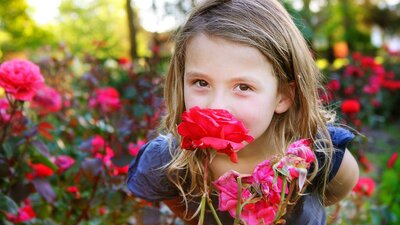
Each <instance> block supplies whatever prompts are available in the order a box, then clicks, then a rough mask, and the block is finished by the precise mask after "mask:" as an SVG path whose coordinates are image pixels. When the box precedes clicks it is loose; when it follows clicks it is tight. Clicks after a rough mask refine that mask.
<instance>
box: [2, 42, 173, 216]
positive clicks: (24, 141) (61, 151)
mask: <svg viewBox="0 0 400 225" xmlns="http://www.w3.org/2000/svg"><path fill="white" fill-rule="evenodd" d="M63 50H65V49H63ZM56 54H57V57H52V56H49V57H46V55H41V58H40V60H38V64H39V65H40V68H41V69H42V70H39V67H37V66H36V65H34V64H33V63H31V62H29V61H27V60H24V61H23V63H20V60H12V61H14V62H17V63H16V64H18V65H19V66H21V65H23V66H21V67H17V66H15V65H14V66H10V65H9V64H8V63H9V62H4V63H2V64H1V65H0V67H1V68H2V70H1V71H2V73H1V77H0V176H1V177H0V190H1V194H0V202H1V204H0V223H1V224H14V223H24V224H86V223H99V224H112V223H113V224H127V223H128V221H132V220H135V217H138V221H139V220H140V218H141V216H140V214H141V213H142V212H146V211H147V210H149V207H150V206H151V204H149V203H147V202H143V201H142V200H140V199H136V198H135V196H132V195H131V194H130V193H129V192H128V190H127V189H126V187H125V176H126V173H127V169H128V164H129V162H130V161H131V160H132V159H133V157H134V156H135V155H136V154H137V151H138V148H140V146H141V145H143V141H145V140H147V139H149V138H150V137H152V135H153V134H152V130H153V129H155V127H156V125H157V124H158V121H159V117H160V115H161V114H162V110H163V107H161V105H162V99H161V97H159V96H160V95H161V92H160V88H159V85H158V83H159V82H160V81H161V80H160V78H159V76H158V75H156V76H155V75H154V74H155V73H154V72H153V71H151V72H150V71H148V70H146V69H142V68H141V67H140V68H135V69H133V64H132V63H131V64H130V65H132V66H130V67H128V66H127V64H125V65H124V66H122V65H118V63H115V65H116V66H113V67H110V66H109V65H111V63H110V60H108V61H104V62H103V61H99V60H97V59H95V58H92V57H88V58H86V59H85V60H86V61H80V60H79V59H77V58H71V57H70V55H69V54H68V52H61V53H60V52H57V53H56ZM63 54H64V56H65V57H63ZM72 61H74V63H72ZM77 63H78V64H79V63H81V65H80V66H79V67H75V66H76V65H77ZM61 67H62V68H61ZM18 68H20V69H18ZM81 68H85V69H84V70H81ZM146 68H148V67H146ZM4 71H8V72H7V73H5V72H4ZM10 71H11V72H12V73H10ZM149 74H151V75H149ZM44 78H46V84H45V83H44ZM71 78H72V79H71ZM54 87H57V90H56V89H55V88H54ZM88 93H93V95H89V94H88ZM90 102H92V104H90ZM90 105H91V106H93V107H88V106H90ZM151 207H153V206H151ZM154 207H158V206H156V205H155V206H154ZM153 211H154V210H153ZM169 215H170V214H167V215H165V216H161V214H159V215H158V219H162V220H166V219H168V218H169ZM94 221H96V222H94Z"/></svg>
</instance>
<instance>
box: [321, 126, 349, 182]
mask: <svg viewBox="0 0 400 225" xmlns="http://www.w3.org/2000/svg"><path fill="white" fill-rule="evenodd" d="M328 132H329V134H330V136H331V139H332V144H333V148H334V152H333V154H332V163H331V168H330V169H329V177H328V181H331V180H332V179H333V178H334V177H335V176H336V173H337V172H338V170H339V167H340V165H341V164H342V160H343V156H344V153H345V151H346V147H347V145H348V143H349V142H350V141H352V140H353V139H354V134H353V133H351V132H350V131H349V130H347V129H345V128H342V127H334V126H328ZM315 155H316V157H317V160H318V164H319V165H323V164H324V162H325V155H324V154H323V153H322V152H316V153H315ZM320 173H321V172H319V174H318V175H317V176H321V174H320Z"/></svg>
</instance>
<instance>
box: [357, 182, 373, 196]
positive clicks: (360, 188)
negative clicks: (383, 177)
mask: <svg viewBox="0 0 400 225" xmlns="http://www.w3.org/2000/svg"><path fill="white" fill-rule="evenodd" d="M374 190H375V181H374V180H372V179H371V178H369V177H360V178H359V179H358V182H357V184H356V186H355V187H354V188H353V191H354V192H355V193H357V194H359V195H361V196H362V195H365V196H368V197H371V196H372V193H373V192H374Z"/></svg>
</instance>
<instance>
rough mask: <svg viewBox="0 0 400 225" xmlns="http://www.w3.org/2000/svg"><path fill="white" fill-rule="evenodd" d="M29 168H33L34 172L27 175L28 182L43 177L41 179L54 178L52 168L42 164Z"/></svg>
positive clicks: (32, 165)
mask: <svg viewBox="0 0 400 225" xmlns="http://www.w3.org/2000/svg"><path fill="white" fill-rule="evenodd" d="M29 166H30V167H31V169H32V172H31V173H28V174H27V175H26V176H27V178H28V180H32V179H34V178H36V177H41V178H43V177H49V176H52V175H53V173H54V172H53V170H52V169H51V168H50V167H48V166H46V165H44V164H41V163H38V164H33V163H31V164H30V165H29Z"/></svg>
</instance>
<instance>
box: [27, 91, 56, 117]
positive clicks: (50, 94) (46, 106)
mask: <svg viewBox="0 0 400 225" xmlns="http://www.w3.org/2000/svg"><path fill="white" fill-rule="evenodd" d="M31 107H32V108H36V109H37V110H38V114H39V115H47V114H49V113H53V112H58V111H60V109H61V107H62V100H61V95H60V93H58V92H57V91H56V90H55V89H53V88H51V87H47V86H45V87H43V88H41V89H39V90H38V91H37V92H36V95H35V96H34V97H33V99H32V102H31Z"/></svg>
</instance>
